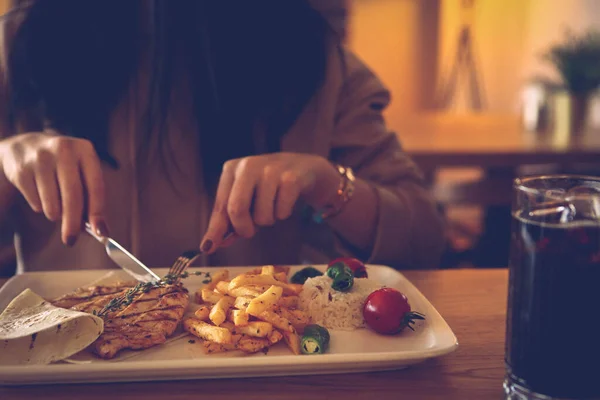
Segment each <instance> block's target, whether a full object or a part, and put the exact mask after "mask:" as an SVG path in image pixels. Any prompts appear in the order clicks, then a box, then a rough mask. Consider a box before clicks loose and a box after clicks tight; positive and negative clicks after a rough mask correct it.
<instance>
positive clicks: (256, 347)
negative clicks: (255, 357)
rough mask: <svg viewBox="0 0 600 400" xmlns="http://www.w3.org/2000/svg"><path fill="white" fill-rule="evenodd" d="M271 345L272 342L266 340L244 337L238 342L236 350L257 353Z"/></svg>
mask: <svg viewBox="0 0 600 400" xmlns="http://www.w3.org/2000/svg"><path fill="white" fill-rule="evenodd" d="M270 345H271V342H270V341H269V339H266V338H257V337H250V336H242V338H241V339H240V340H239V342H237V344H236V348H237V349H238V350H241V351H243V352H245V353H257V352H259V351H261V350H263V349H265V348H267V347H269V346H270Z"/></svg>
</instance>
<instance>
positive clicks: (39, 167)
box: [0, 132, 108, 246]
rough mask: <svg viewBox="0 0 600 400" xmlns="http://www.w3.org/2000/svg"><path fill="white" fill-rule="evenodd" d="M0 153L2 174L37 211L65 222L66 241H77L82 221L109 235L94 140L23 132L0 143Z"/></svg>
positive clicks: (100, 171)
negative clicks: (92, 141) (85, 220)
mask: <svg viewBox="0 0 600 400" xmlns="http://www.w3.org/2000/svg"><path fill="white" fill-rule="evenodd" d="M0 155H1V156H0V158H1V160H0V162H1V163H2V171H3V172H4V175H5V176H6V178H7V180H8V181H9V182H10V183H11V184H12V185H14V186H15V187H16V188H17V189H18V190H19V191H20V192H21V194H22V195H23V197H24V198H25V200H27V203H29V205H30V206H31V208H32V209H33V211H35V212H38V213H39V212H43V213H44V215H45V216H46V217H47V218H48V219H49V220H50V221H59V220H61V223H62V224H61V238H62V241H63V243H65V244H66V245H68V246H72V245H73V244H74V243H75V241H76V240H77V236H78V235H79V233H80V232H81V228H82V223H83V221H84V219H87V221H89V222H90V224H91V225H92V226H93V228H94V229H95V230H96V231H97V232H98V234H100V235H102V236H108V229H107V226H106V221H105V219H104V179H103V177H102V168H101V166H100V160H99V158H98V155H97V154H96V151H95V150H94V146H93V145H92V143H91V142H89V141H87V140H84V139H78V138H72V137H68V136H59V135H55V134H49V133H42V132H33V133H25V134H20V135H17V136H13V137H10V138H8V139H5V140H3V141H2V142H0ZM84 213H85V214H86V215H84Z"/></svg>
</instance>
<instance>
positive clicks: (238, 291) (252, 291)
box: [228, 286, 266, 297]
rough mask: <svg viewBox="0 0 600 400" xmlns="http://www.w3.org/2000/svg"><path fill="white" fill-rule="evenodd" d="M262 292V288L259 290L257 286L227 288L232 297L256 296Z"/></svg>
mask: <svg viewBox="0 0 600 400" xmlns="http://www.w3.org/2000/svg"><path fill="white" fill-rule="evenodd" d="M228 290H229V289H228ZM265 290H266V289H265ZM262 292H264V290H262V291H261V290H260V287H257V286H242V287H238V288H235V289H231V290H229V294H230V295H231V296H233V297H258V296H260V295H261V293H262Z"/></svg>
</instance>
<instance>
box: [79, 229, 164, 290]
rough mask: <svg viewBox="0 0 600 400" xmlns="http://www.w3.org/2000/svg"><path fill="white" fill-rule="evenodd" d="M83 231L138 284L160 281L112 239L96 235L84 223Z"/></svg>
mask: <svg viewBox="0 0 600 400" xmlns="http://www.w3.org/2000/svg"><path fill="white" fill-rule="evenodd" d="M85 230H86V231H87V233H89V234H90V235H91V236H92V237H94V238H95V239H96V240H98V241H99V242H100V243H102V244H103V245H104V248H105V249H106V254H108V256H109V257H110V259H111V260H113V262H114V263H115V264H117V265H118V266H119V267H121V268H122V269H123V270H124V271H125V272H127V273H128V274H129V275H131V276H133V277H134V278H135V279H137V280H138V281H140V282H156V281H158V280H160V278H159V276H158V275H156V274H155V273H154V272H152V270H151V269H150V268H148V267H146V266H145V265H144V264H142V262H141V261H140V260H138V259H137V258H135V257H134V255H133V254H131V253H130V252H128V251H127V250H126V249H125V248H124V247H123V246H121V245H120V244H119V243H117V242H116V241H115V240H114V239H111V238H109V237H104V236H100V235H98V234H96V232H94V229H92V226H91V225H90V224H89V223H88V222H86V223H85Z"/></svg>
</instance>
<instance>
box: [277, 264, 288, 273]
mask: <svg viewBox="0 0 600 400" xmlns="http://www.w3.org/2000/svg"><path fill="white" fill-rule="evenodd" d="M279 272H283V273H285V274H286V275H289V274H290V267H287V266H283V265H275V273H279Z"/></svg>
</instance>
